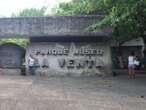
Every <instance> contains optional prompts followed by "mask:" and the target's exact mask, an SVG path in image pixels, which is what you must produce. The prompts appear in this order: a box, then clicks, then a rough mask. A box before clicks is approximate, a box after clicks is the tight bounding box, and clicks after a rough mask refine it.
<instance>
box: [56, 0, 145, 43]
mask: <svg viewBox="0 0 146 110" xmlns="http://www.w3.org/2000/svg"><path fill="white" fill-rule="evenodd" d="M57 14H59V15H67V16H68V15H80V14H103V16H104V17H103V19H101V20H100V21H97V23H96V24H93V25H92V26H90V27H89V30H91V31H95V30H96V29H98V28H101V27H102V26H106V25H111V26H112V27H113V29H114V32H113V39H114V40H116V41H117V42H119V45H122V44H123V43H124V42H125V41H127V40H131V39H133V38H136V37H143V39H144V41H145V43H146V40H145V39H146V38H145V36H144V31H145V30H146V0H72V2H69V3H61V4H60V5H59V8H58V9H57Z"/></svg>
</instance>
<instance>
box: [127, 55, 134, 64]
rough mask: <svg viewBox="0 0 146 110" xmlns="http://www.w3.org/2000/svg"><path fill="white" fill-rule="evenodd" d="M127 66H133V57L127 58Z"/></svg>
mask: <svg viewBox="0 0 146 110" xmlns="http://www.w3.org/2000/svg"><path fill="white" fill-rule="evenodd" d="M128 64H129V65H133V64H134V56H129V57H128Z"/></svg>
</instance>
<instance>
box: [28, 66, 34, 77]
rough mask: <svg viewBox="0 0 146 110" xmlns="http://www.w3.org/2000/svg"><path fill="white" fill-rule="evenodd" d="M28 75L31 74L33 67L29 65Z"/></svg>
mask: <svg viewBox="0 0 146 110" xmlns="http://www.w3.org/2000/svg"><path fill="white" fill-rule="evenodd" d="M29 75H33V67H32V66H29Z"/></svg>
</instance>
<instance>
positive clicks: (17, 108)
mask: <svg viewBox="0 0 146 110" xmlns="http://www.w3.org/2000/svg"><path fill="white" fill-rule="evenodd" d="M145 97H146V77H145V76H139V77H138V78H136V79H133V80H129V79H128V78H127V76H118V77H114V78H112V77H111V78H110V77H108V78H101V77H100V78H99V77H98V78H95V77H94V78H93V77H90V78H87V77H86V78H85V77H84V78H83V77H82V78H81V77H80V78H75V77H74V78H73V77H72V78H71V77H50V78H46V77H44V76H42V77H38V76H34V77H32V76H26V77H22V76H2V75H1V76H0V110H146V98H145Z"/></svg>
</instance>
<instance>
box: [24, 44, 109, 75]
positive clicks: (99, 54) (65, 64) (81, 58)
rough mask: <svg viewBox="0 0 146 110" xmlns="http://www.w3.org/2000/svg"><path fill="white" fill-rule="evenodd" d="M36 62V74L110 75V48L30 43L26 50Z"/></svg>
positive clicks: (97, 45) (107, 46) (100, 45)
mask: <svg viewBox="0 0 146 110" xmlns="http://www.w3.org/2000/svg"><path fill="white" fill-rule="evenodd" d="M30 54H32V55H33V56H34V57H35V58H36V59H37V60H38V63H37V64H36V65H37V67H36V74H47V75H49V76H51V75H71V76H80V75H95V74H97V75H105V74H110V73H111V56H110V47H109V44H107V43H59V42H56V43H52V42H47V43H32V44H30V45H29V46H28V48H27V50H26V66H27V68H28V65H27V64H28V56H29V55H30Z"/></svg>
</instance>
